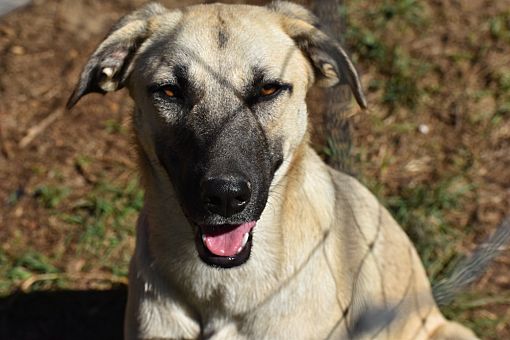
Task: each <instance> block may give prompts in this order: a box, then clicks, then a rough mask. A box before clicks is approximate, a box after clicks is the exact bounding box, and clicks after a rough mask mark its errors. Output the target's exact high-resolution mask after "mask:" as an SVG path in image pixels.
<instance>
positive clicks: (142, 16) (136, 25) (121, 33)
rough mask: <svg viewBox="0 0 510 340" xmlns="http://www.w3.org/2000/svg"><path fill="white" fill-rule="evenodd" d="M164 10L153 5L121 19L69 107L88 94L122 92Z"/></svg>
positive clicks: (89, 65)
mask: <svg viewBox="0 0 510 340" xmlns="http://www.w3.org/2000/svg"><path fill="white" fill-rule="evenodd" d="M165 11H166V9H165V8H164V7H163V6H161V5H160V4H157V3H151V4H148V5H146V6H144V7H142V8H140V9H139V10H137V11H135V12H133V13H131V14H129V15H127V16H125V17H123V18H122V19H120V20H119V21H118V22H117V23H116V24H115V25H114V26H113V28H112V29H111V30H110V33H108V35H107V36H106V38H105V40H104V41H103V42H102V43H101V44H100V45H99V47H98V48H97V49H96V51H95V52H94V53H93V54H92V56H91V57H90V59H89V61H88V62H87V64H86V65H85V67H84V69H83V71H82V73H81V75H80V80H79V81H78V84H77V85H76V87H75V89H74V91H73V93H72V94H71V97H70V98H69V100H68V102H67V108H68V109H70V108H72V107H73V106H74V105H75V104H76V103H77V102H78V100H80V98H81V97H83V96H84V95H86V94H88V93H91V92H97V93H103V94H104V93H106V92H111V91H115V90H118V89H121V88H122V87H123V86H124V83H125V81H126V79H127V77H128V75H129V73H130V71H131V69H130V68H131V63H132V61H133V57H134V55H135V53H136V51H137V50H138V48H139V47H140V45H141V44H142V43H143V42H144V41H145V40H146V39H147V38H148V37H149V35H150V30H149V21H150V19H151V18H152V17H154V16H157V15H159V14H163V13H164V12H165Z"/></svg>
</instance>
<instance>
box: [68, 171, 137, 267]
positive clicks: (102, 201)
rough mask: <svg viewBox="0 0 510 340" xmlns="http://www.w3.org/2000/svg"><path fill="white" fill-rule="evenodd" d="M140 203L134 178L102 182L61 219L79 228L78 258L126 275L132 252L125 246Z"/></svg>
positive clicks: (133, 227) (132, 228)
mask: <svg viewBox="0 0 510 340" xmlns="http://www.w3.org/2000/svg"><path fill="white" fill-rule="evenodd" d="M142 205H143V192H142V190H141V189H140V187H139V185H138V182H137V181H136V180H131V181H129V182H128V183H127V184H125V185H120V186H118V185H113V184H111V183H107V182H101V183H99V184H98V185H97V186H96V187H95V188H94V190H92V191H91V193H90V194H89V195H88V196H87V197H86V198H85V199H84V200H81V201H79V202H77V204H76V205H75V206H74V207H73V209H72V211H71V213H66V214H63V215H61V217H60V218H61V219H62V220H63V221H65V222H66V223H69V224H73V225H75V226H76V227H78V230H79V233H78V235H77V239H75V240H74V242H76V244H77V251H78V254H79V255H80V256H81V257H83V258H86V259H91V260H92V259H93V261H90V263H93V262H98V263H96V264H94V266H95V267H99V268H102V269H108V270H111V271H112V272H113V273H114V274H122V275H125V274H126V273H127V267H128V260H129V256H130V255H131V254H130V252H129V251H126V247H127V246H128V244H129V242H128V241H129V239H130V238H132V237H133V236H134V230H135V223H134V221H135V219H136V216H137V215H138V212H139V211H140V209H141V208H142Z"/></svg>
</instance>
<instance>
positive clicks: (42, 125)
mask: <svg viewBox="0 0 510 340" xmlns="http://www.w3.org/2000/svg"><path fill="white" fill-rule="evenodd" d="M64 111H65V109H64V107H61V108H58V109H56V110H55V111H53V112H52V113H50V114H49V115H48V116H46V118H44V119H43V120H41V121H40V122H39V123H37V124H36V125H34V126H32V127H31V128H30V129H28V132H27V134H26V135H25V137H23V138H22V139H21V141H20V142H19V144H18V146H19V147H20V148H21V149H24V148H25V147H27V146H28V145H29V144H30V143H32V141H33V140H34V139H35V138H36V137H37V136H38V135H39V134H41V132H43V131H44V130H46V129H47V128H48V126H50V125H51V124H52V123H53V122H54V121H55V120H57V118H59V117H60V116H62V115H63V114H64Z"/></svg>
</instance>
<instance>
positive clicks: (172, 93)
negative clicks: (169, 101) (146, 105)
mask: <svg viewBox="0 0 510 340" xmlns="http://www.w3.org/2000/svg"><path fill="white" fill-rule="evenodd" d="M163 93H164V94H165V95H166V96H167V97H175V90H174V89H172V88H171V87H169V86H167V87H164V88H163Z"/></svg>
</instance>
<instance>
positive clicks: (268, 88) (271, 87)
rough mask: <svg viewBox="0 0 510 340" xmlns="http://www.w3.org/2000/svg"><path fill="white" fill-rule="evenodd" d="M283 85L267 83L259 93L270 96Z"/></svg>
mask: <svg viewBox="0 0 510 340" xmlns="http://www.w3.org/2000/svg"><path fill="white" fill-rule="evenodd" d="M280 88H281V86H280V85H278V84H267V85H264V86H262V87H261V89H260V91H259V94H260V95H261V96H262V97H266V96H270V95H272V94H275V93H276V92H278V90H280Z"/></svg>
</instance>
